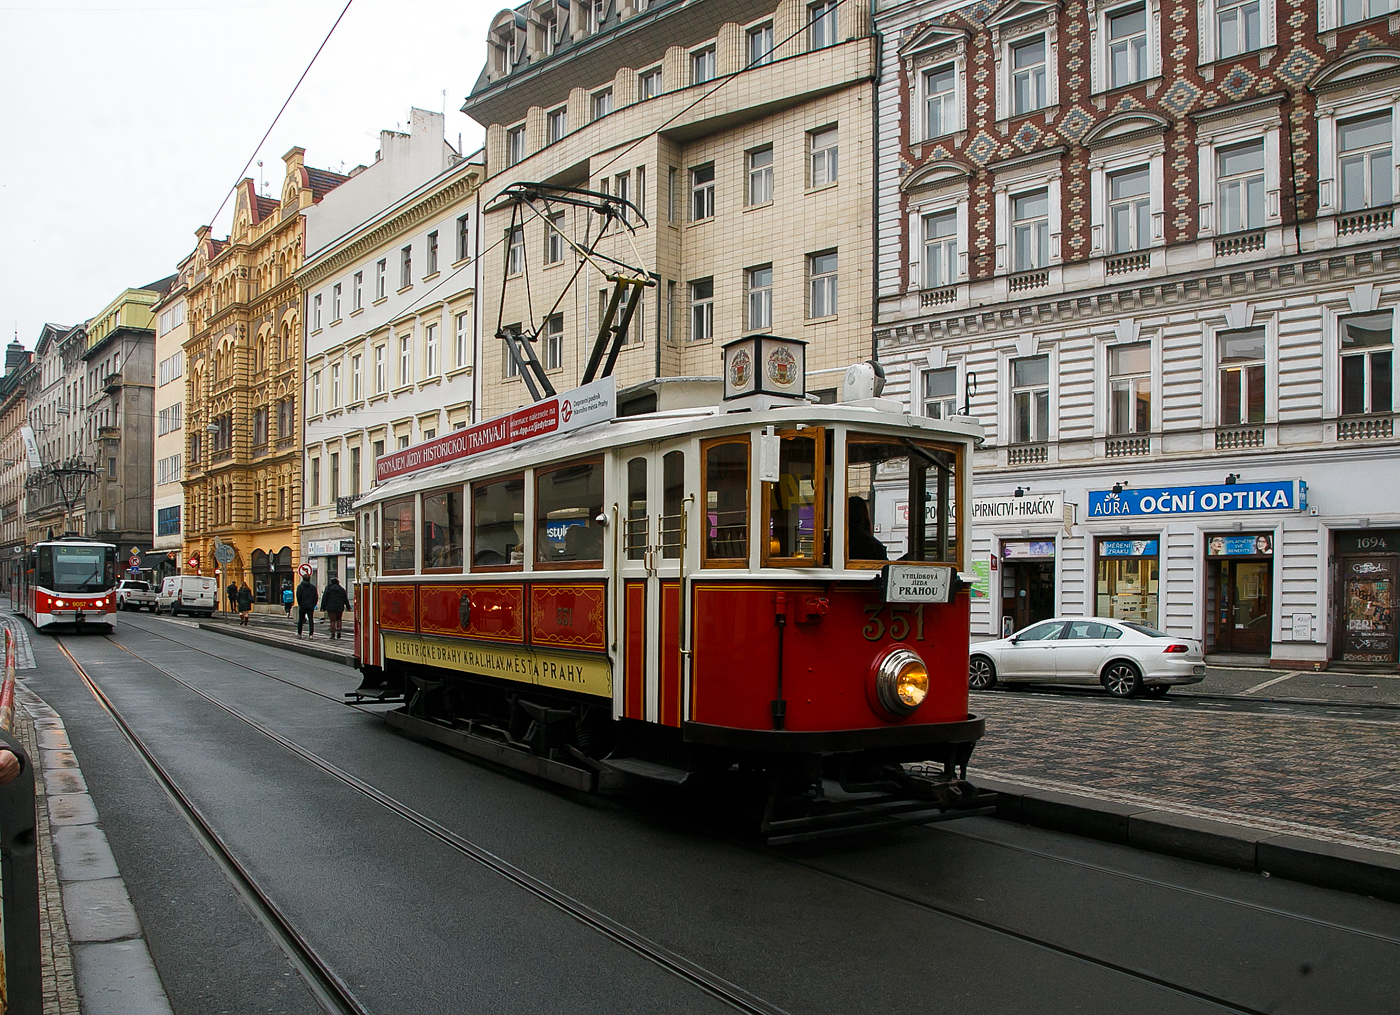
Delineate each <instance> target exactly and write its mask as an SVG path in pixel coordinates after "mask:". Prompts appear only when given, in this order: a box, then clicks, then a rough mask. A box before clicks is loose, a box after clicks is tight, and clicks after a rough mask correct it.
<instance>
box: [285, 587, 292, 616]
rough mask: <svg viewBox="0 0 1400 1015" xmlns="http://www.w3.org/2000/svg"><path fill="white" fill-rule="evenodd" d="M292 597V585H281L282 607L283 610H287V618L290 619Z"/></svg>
mask: <svg viewBox="0 0 1400 1015" xmlns="http://www.w3.org/2000/svg"><path fill="white" fill-rule="evenodd" d="M292 598H293V595H292V587H291V586H290V585H283V586H282V609H284V610H286V611H287V618H288V619H291V616H292Z"/></svg>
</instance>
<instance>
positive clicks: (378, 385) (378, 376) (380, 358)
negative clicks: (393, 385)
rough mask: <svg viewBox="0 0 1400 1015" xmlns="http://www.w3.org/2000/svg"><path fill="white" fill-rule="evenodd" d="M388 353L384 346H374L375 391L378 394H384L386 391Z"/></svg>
mask: <svg viewBox="0 0 1400 1015" xmlns="http://www.w3.org/2000/svg"><path fill="white" fill-rule="evenodd" d="M386 355H387V354H386V352H385V347H384V346H382V345H376V346H375V347H374V392H375V394H377V395H382V394H383V393H384V388H385V382H386V380H387V378H386V377H385V370H384V359H385V356H386Z"/></svg>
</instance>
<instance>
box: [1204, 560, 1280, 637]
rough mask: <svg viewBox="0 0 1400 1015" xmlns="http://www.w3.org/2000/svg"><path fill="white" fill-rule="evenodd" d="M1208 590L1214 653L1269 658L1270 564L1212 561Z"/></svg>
mask: <svg viewBox="0 0 1400 1015" xmlns="http://www.w3.org/2000/svg"><path fill="white" fill-rule="evenodd" d="M1210 568H1211V571H1212V572H1213V573H1212V574H1211V575H1210V576H1209V578H1208V580H1207V588H1208V590H1210V591H1211V592H1212V593H1213V595H1212V596H1210V597H1208V598H1213V599H1214V600H1215V603H1214V608H1213V619H1214V620H1216V622H1217V623H1216V624H1215V644H1214V647H1213V648H1212V649H1211V651H1213V652H1226V653H1238V654H1241V655H1268V654H1269V650H1270V641H1271V640H1272V632H1273V624H1274V613H1273V605H1272V594H1273V581H1274V565H1273V561H1271V560H1212V561H1211V562H1210ZM1207 627H1209V625H1207Z"/></svg>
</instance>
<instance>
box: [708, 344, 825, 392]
mask: <svg viewBox="0 0 1400 1015" xmlns="http://www.w3.org/2000/svg"><path fill="white" fill-rule="evenodd" d="M722 355H723V357H724V400H725V401H726V402H730V401H733V400H734V399H738V398H743V399H746V400H747V401H750V402H752V401H760V402H762V403H763V404H764V405H768V404H771V399H773V398H781V399H791V400H793V401H795V402H805V401H806V400H807V343H806V342H804V341H802V340H801V339H797V338H780V337H778V336H777V335H746V336H744V337H743V338H736V339H734V340H733V341H731V342H726V343H725V344H724V346H723V347H722ZM752 396H760V397H759V398H758V399H754V398H753V397H752ZM750 407H752V406H749V405H745V406H736V407H735V408H750Z"/></svg>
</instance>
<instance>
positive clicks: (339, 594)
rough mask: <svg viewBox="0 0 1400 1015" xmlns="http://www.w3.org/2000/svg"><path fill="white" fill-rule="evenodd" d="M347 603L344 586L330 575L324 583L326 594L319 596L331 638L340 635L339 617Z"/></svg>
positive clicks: (348, 603)
mask: <svg viewBox="0 0 1400 1015" xmlns="http://www.w3.org/2000/svg"><path fill="white" fill-rule="evenodd" d="M349 605H350V597H349V596H348V595H346V594H345V586H343V585H341V584H340V579H339V578H337V577H335V576H334V575H331V580H330V582H329V584H327V585H326V594H325V595H324V596H322V597H321V609H323V610H325V611H326V620H327V621H328V622H329V623H330V627H331V635H330V636H331V637H332V638H339V637H340V618H341V616H342V615H343V614H344V613H345V608H346V607H347V606H349Z"/></svg>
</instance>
